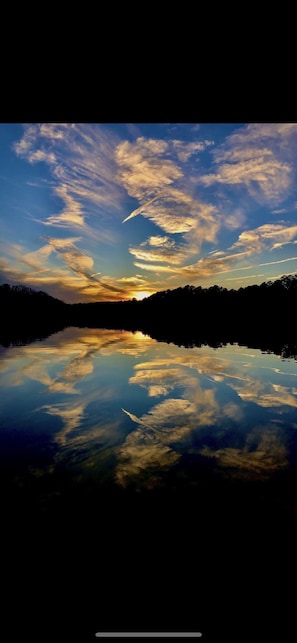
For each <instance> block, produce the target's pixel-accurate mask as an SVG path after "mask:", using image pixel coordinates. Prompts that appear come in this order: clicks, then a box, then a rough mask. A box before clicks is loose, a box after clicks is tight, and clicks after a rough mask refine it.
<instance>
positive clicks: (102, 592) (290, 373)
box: [0, 328, 297, 640]
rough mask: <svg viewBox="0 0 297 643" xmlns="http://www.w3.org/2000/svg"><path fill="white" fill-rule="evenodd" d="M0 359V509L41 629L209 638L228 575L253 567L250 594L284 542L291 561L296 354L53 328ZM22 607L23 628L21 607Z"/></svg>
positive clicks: (226, 613)
mask: <svg viewBox="0 0 297 643" xmlns="http://www.w3.org/2000/svg"><path fill="white" fill-rule="evenodd" d="M0 369H1V405H0V427H1V430H0V462H1V483H2V484H1V501H2V513H3V520H4V524H5V525H6V528H5V530H6V533H7V536H8V542H9V547H10V548H12V549H13V555H12V559H13V561H14V562H13V564H12V566H15V567H14V569H15V574H17V575H18V579H19V585H18V586H19V587H22V591H23V592H24V596H25V595H26V589H25V588H26V580H25V579H26V578H27V582H28V575H29V578H30V577H31V576H32V575H33V576H34V579H35V580H34V583H33V585H32V582H31V580H30V584H29V587H30V588H31V590H30V591H31V592H32V591H33V590H32V587H34V591H33V596H34V599H33V602H34V601H35V602H36V601H37V604H38V605H39V611H41V613H42V614H43V615H44V619H45V620H46V621H47V623H48V625H47V629H48V628H49V627H50V624H49V621H50V622H51V624H52V625H53V624H56V623H57V622H59V623H61V622H63V627H65V628H66V629H67V627H68V628H70V630H71V632H72V630H73V631H77V630H79V632H80V636H82V635H83V636H84V638H83V639H81V638H80V639H79V640H89V639H87V638H86V637H87V636H90V640H93V639H92V637H93V636H94V632H95V631H98V630H102V629H110V630H113V631H114V630H115V629H121V628H125V627H126V629H128V630H131V628H132V629H133V628H134V629H138V630H139V629H140V630H142V631H143V630H145V629H146V628H148V629H156V630H160V624H161V627H162V628H163V629H165V630H166V629H167V630H168V628H169V629H174V628H175V627H176V628H180V629H181V630H183V631H184V630H185V629H191V628H192V629H193V630H201V631H202V629H203V627H204V635H205V640H207V639H206V635H207V633H209V632H211V631H212V630H213V629H215V630H216V634H218V630H219V623H221V622H222V619H223V620H224V619H225V621H226V623H228V624H229V625H228V628H229V632H230V631H232V628H233V629H234V622H235V621H234V614H235V611H237V614H238V610H239V605H238V603H237V600H238V599H237V591H235V586H236V587H237V588H241V591H242V592H243V594H242V595H243V596H244V592H245V591H246V589H245V588H246V587H247V581H248V577H249V574H251V573H252V572H251V570H253V573H252V576H253V583H254V585H255V589H254V593H253V597H254V599H253V600H256V597H257V582H256V583H255V578H256V575H257V574H258V575H259V571H260V569H261V570H262V571H261V573H260V579H262V581H261V582H262V583H264V585H265V587H266V585H267V587H269V582H268V579H270V574H271V578H273V577H274V579H276V578H279V577H280V575H281V578H282V580H283V577H282V574H283V569H284V567H283V560H284V555H286V556H287V558H286V565H285V567H287V566H288V565H289V564H290V565H293V564H294V562H295V558H294V551H293V545H292V540H293V534H294V533H295V531H294V530H295V527H296V524H295V523H296V519H295V517H296V509H297V486H296V473H297V439H296V438H297V362H296V360H294V359H282V358H281V357H280V356H278V355H275V354H272V353H269V354H265V353H262V352H261V351H260V350H258V349H251V348H247V347H245V346H239V345H237V344H234V345H231V344H228V345H226V346H221V347H218V348H212V347H210V346H207V345H205V346H201V347H192V348H184V347H179V346H176V345H174V344H168V343H166V342H157V341H155V340H153V339H151V338H150V337H149V336H146V335H143V334H142V333H140V332H136V333H130V332H126V331H112V330H103V329H88V328H80V329H79V328H67V329H65V330H64V331H61V332H58V333H56V334H54V335H51V336H50V337H48V338H47V339H45V340H42V341H36V342H32V343H31V344H28V345H20V346H11V347H9V348H6V349H4V348H3V349H1V356H0ZM272 541H273V547H274V551H273V557H271V550H270V547H271V546H272ZM277 542H278V543H279V546H277V548H276V543H277ZM12 543H17V545H12ZM285 545H286V547H287V549H286V550H285ZM28 552H29V558H28V556H27V554H28ZM284 552H285V553H284ZM272 560H273V561H274V562H273V565H271V561H272ZM20 570H21V571H20ZM240 570H241V572H243V573H240ZM228 575H229V579H230V577H231V578H233V579H234V582H233V585H232V583H231V587H232V590H231V594H230V596H232V600H231V602H230V601H229V602H228V601H226V597H224V590H223V589H222V591H220V589H219V588H220V587H221V586H222V583H224V582H226V579H227V578H228ZM11 577H12V576H11V574H9V578H10V579H11ZM49 578H51V583H52V585H51V587H54V590H51V591H49V587H50V582H49ZM92 579H93V580H94V579H96V591H93V590H92V589H91V587H92V582H93V580H92ZM193 579H194V581H193ZM235 579H236V582H235ZM193 582H194V585H193ZM279 583H280V580H278V584H279ZM129 584H130V585H129ZM62 587H64V591H62ZM128 587H130V589H129V592H128ZM151 587H153V595H152V593H151V591H152V590H151ZM193 587H195V590H194V591H193ZM39 590H42V591H43V595H44V601H43V600H42V599H41V598H40V596H41V595H39ZM52 591H54V594H55V596H56V597H59V599H57V600H52V597H53V594H52ZM164 592H165V593H166V596H167V599H169V602H168V600H167V602H165V601H164ZM41 594H42V592H41ZM62 596H63V597H64V598H63V600H62ZM50 597H51V598H50ZM274 597H275V594H274ZM246 600H247V597H246V596H245V598H244V599H243V603H240V605H241V608H242V609H243V605H245V601H246ZM279 600H280V599H279ZM63 601H64V602H63ZM234 601H235V603H236V610H235V607H234V605H235V603H234ZM22 604H23V603H22ZM24 604H26V601H25V603H24ZM68 604H70V605H71V606H72V608H69V607H68V608H67V610H66V605H68ZM168 605H170V608H169V607H168ZM251 605H252V603H250V609H251V613H250V617H249V619H247V615H246V610H245V609H244V610H243V611H244V615H245V621H244V623H245V631H246V629H247V626H248V624H249V625H250V624H251V623H252V624H254V619H256V611H257V610H256V607H257V606H258V603H257V602H256V603H255V606H254V608H255V609H253V608H252V607H251ZM278 606H279V608H280V603H278ZM73 607H75V612H76V621H77V627H74V624H73V617H72V616H71V609H73ZM255 610H256V611H255ZM66 612H67V617H66ZM22 618H23V619H25V620H24V621H23V622H25V623H26V624H27V628H31V629H30V631H31V632H32V627H33V623H34V624H35V627H37V625H36V623H37V620H36V618H37V617H36V616H35V617H34V618H33V619H32V612H30V610H28V609H27V607H26V609H25V610H24V612H22ZM61 618H62V621H61ZM115 620H116V623H115ZM32 621H33V622H32ZM38 622H39V621H38ZM258 622H259V619H258ZM66 623H67V625H66ZM241 623H242V619H241ZM115 624H116V625H117V627H116V628H115ZM61 627H62V626H61ZM236 627H238V626H236ZM80 628H81V629H80ZM235 629H236V628H235ZM238 635H239V634H238V629H236V636H238ZM240 635H241V637H242V632H241V634H240ZM209 636H210V634H209ZM71 640H73V639H71ZM209 640H210V639H209ZM230 640H231V639H230ZM242 640H243V639H242Z"/></svg>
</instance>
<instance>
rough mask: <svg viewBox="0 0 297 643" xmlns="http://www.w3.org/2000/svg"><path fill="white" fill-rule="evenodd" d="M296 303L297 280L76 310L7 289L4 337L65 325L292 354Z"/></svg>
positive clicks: (0, 289)
mask: <svg viewBox="0 0 297 643" xmlns="http://www.w3.org/2000/svg"><path fill="white" fill-rule="evenodd" d="M296 303H297V274H295V275H284V276H283V277H281V278H280V279H277V280H275V281H268V282H263V283H262V284H260V285H252V286H246V287H241V288H239V289H238V290H235V289H230V290H228V289H227V288H223V287H221V286H217V285H214V286H211V287H210V288H202V287H201V286H197V287H196V286H190V285H187V286H184V287H179V288H175V289H172V290H164V291H159V292H156V293H154V294H153V295H151V296H150V297H147V298H145V299H143V300H141V301H139V300H136V299H131V300H128V301H119V302H108V301H106V302H93V303H77V304H66V303H64V302H63V301H61V300H59V299H56V298H54V297H51V296H50V295H48V294H47V293H45V292H43V291H38V292H37V291H34V290H33V289H32V288H28V287H27V286H22V285H21V286H9V285H8V284H4V285H2V286H0V305H1V310H2V315H1V325H0V339H1V338H2V341H3V339H5V338H6V343H7V341H9V337H12V336H13V335H15V336H18V337H19V338H20V341H23V339H22V337H23V338H24V337H25V336H29V337H30V336H35V337H36V336H37V337H38V336H40V337H42V336H47V335H48V334H51V333H52V332H56V331H57V330H61V329H62V328H65V327H66V326H89V327H96V328H103V327H104V328H113V329H123V330H131V331H137V330H139V331H142V332H144V333H146V334H149V335H151V336H152V337H154V338H155V339H159V340H162V341H168V342H174V343H177V344H180V345H184V346H192V345H200V344H203V343H207V344H211V345H220V344H222V343H230V342H231V343H232V342H237V343H242V344H245V345H249V344H250V345H253V346H254V347H257V344H258V345H259V347H260V348H261V347H263V346H264V347H267V350H269V347H270V346H274V349H277V350H278V352H281V351H282V350H283V351H284V352H286V350H287V351H288V350H290V349H289V348H288V346H294V345H295V344H296V342H297V331H296ZM36 333H37V334H36ZM251 342H253V344H251ZM286 347H287V348H286ZM265 350H266V348H265ZM294 350H295V349H294Z"/></svg>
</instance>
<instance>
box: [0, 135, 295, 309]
mask: <svg viewBox="0 0 297 643" xmlns="http://www.w3.org/2000/svg"><path fill="white" fill-rule="evenodd" d="M295 273H297V122H296V123H295V122H281V123H270V122H267V123H266V122H261V123H257V122H255V123H254V122H253V123H219V122H218V123H207V122H205V123H204V122H203V123H192V122H191V123H161V122H160V123H159V122H156V123H149V122H148V123H121V122H119V123H113V122H111V123H105V122H104V123H80V122H77V123H70V122H69V123H56V122H54V123H52V122H44V123H24V124H23V123H3V122H2V123H0V284H2V283H8V284H10V285H15V284H24V285H26V286H29V287H31V288H34V289H36V290H43V291H45V292H47V293H48V294H50V295H52V296H54V297H58V298H59V299H62V300H63V301H65V302H68V303H74V302H91V301H118V300H125V299H132V298H134V297H135V298H136V299H142V298H143V297H146V296H149V295H151V294H152V293H154V292H157V291H160V290H167V289H174V288H177V287H179V286H185V285H187V284H189V285H193V286H202V287H203V288H209V287H210V286H213V285H215V284H216V285H219V286H222V287H224V288H228V289H231V288H235V289H238V288H240V287H245V286H248V285H250V284H260V283H262V282H264V281H270V280H275V279H277V278H279V277H281V276H282V275H288V274H295Z"/></svg>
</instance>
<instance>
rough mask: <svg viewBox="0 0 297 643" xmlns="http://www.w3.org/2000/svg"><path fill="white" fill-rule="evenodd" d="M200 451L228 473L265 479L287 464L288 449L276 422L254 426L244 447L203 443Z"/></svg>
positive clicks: (240, 476)
mask: <svg viewBox="0 0 297 643" xmlns="http://www.w3.org/2000/svg"><path fill="white" fill-rule="evenodd" d="M201 455H204V456H206V457H208V458H213V459H215V460H216V461H217V464H218V465H219V467H221V468H223V469H227V470H228V476H233V477H236V478H247V479H249V480H250V479H260V480H261V479H262V480H265V479H267V478H269V477H271V474H273V473H274V472H276V471H278V470H280V469H284V468H286V467H287V450H286V447H285V446H284V444H283V442H282V436H281V435H280V432H279V429H278V428H276V427H275V425H266V426H265V425H264V426H258V427H254V429H253V431H251V432H250V433H249V434H248V436H247V439H246V443H245V446H244V447H243V448H236V447H223V448H219V449H211V448H210V447H208V446H205V447H203V448H202V449H201Z"/></svg>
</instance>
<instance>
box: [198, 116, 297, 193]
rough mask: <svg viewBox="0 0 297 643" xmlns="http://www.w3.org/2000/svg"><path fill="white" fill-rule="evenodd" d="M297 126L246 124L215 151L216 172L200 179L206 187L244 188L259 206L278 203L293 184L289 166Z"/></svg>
mask: <svg viewBox="0 0 297 643" xmlns="http://www.w3.org/2000/svg"><path fill="white" fill-rule="evenodd" d="M296 134H297V127H296V123H289V124H286V123H285V124H274V123H272V124H270V123H268V124H261V123H260V124H249V125H247V126H244V127H242V128H240V129H239V130H237V132H236V133H234V134H232V135H231V136H229V137H227V139H226V141H225V143H224V144H223V145H222V146H221V147H220V148H217V149H216V150H214V152H213V156H214V163H215V165H216V166H217V171H215V172H213V173H209V174H204V175H203V176H201V178H200V181H201V183H202V184H204V185H205V186H212V185H214V184H226V185H238V186H240V185H243V186H245V187H246V188H247V190H248V192H249V194H250V195H251V196H252V197H253V198H255V199H256V200H257V201H259V202H260V203H265V202H269V203H273V204H278V203H280V202H281V201H282V200H283V199H284V198H285V197H286V196H287V194H288V190H289V188H290V187H291V185H292V184H293V181H294V169H293V165H292V163H291V150H292V142H293V141H294V140H295V149H296V143H297V138H295V139H294V136H295V137H296Z"/></svg>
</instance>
